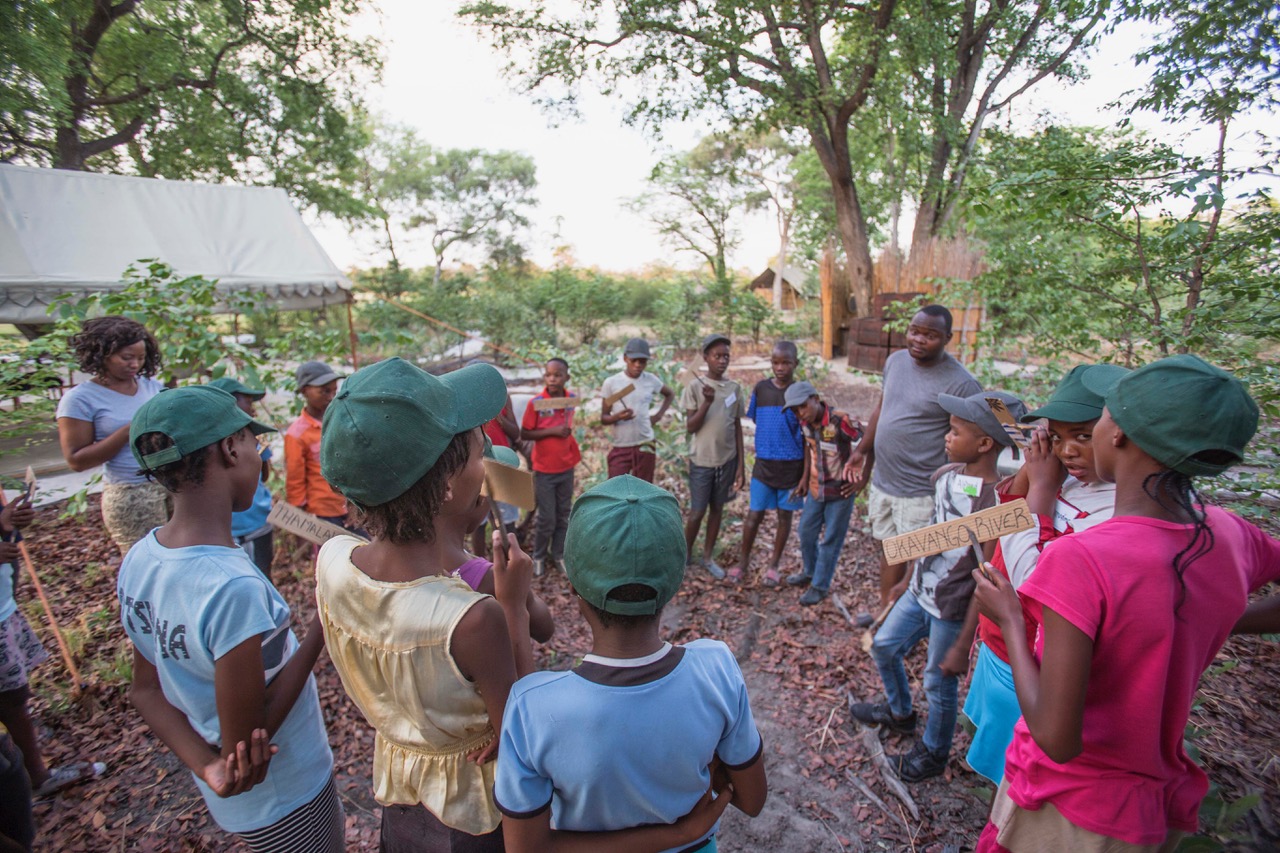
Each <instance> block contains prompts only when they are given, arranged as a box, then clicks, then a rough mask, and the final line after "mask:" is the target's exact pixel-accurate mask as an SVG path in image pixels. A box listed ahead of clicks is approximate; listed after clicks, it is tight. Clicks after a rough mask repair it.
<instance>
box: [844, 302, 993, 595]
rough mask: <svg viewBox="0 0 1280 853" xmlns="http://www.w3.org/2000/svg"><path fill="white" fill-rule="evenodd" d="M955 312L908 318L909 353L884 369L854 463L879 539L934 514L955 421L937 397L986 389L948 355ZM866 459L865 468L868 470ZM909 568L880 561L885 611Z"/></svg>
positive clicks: (926, 311)
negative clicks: (935, 481) (938, 474)
mask: <svg viewBox="0 0 1280 853" xmlns="http://www.w3.org/2000/svg"><path fill="white" fill-rule="evenodd" d="M950 340H951V312H950V311H948V310H947V309H946V308H943V307H942V306H941V305H926V306H925V307H924V308H921V309H920V311H919V312H918V313H917V314H916V315H915V316H914V317H912V318H911V325H910V326H909V327H908V328H907V348H906V350H900V351H898V352H895V353H893V354H892V355H890V356H889V359H888V360H887V361H886V362H885V365H884V393H883V395H882V396H881V398H880V405H879V406H878V407H877V408H876V411H875V413H874V414H873V415H872V416H871V423H870V424H869V425H868V426H867V432H866V435H865V436H864V437H863V439H862V443H861V444H859V445H858V447H857V448H856V449H855V450H854V452H853V455H852V457H851V458H850V460H849V464H850V465H851V466H856V465H859V464H861V465H862V466H863V467H862V476H861V477H860V479H859V480H858V481H857V483H858V487H859V488H861V487H862V486H863V485H865V484H866V482H867V480H870V481H871V490H870V492H869V493H868V495H867V515H868V516H869V517H870V519H871V535H872V536H873V537H875V538H876V539H877V540H879V541H883V540H885V539H889V538H891V537H893V536H898V535H900V534H903V533H910V532H911V531H912V530H916V529H919V528H921V527H925V526H927V525H928V524H929V520H930V518H931V517H932V513H933V485H932V484H931V483H930V482H929V477H930V475H931V474H933V472H934V471H936V470H937V469H938V468H940V467H941V466H942V465H943V464H944V463H946V461H947V452H946V446H945V437H946V434H947V430H948V429H949V428H950V416H949V415H948V414H947V413H946V411H944V410H943V408H942V407H941V406H939V405H938V395H939V394H953V395H955V396H957V397H968V396H970V395H972V394H976V393H978V392H979V391H981V390H982V386H981V385H980V384H979V383H978V380H976V379H974V378H973V376H972V375H971V374H970V373H969V371H968V370H965V368H964V366H963V365H962V364H960V362H958V361H956V360H955V359H954V358H952V357H951V356H950V355H948V354H947V351H946V350H947V343H948V342H949V341H950ZM864 461H865V464H864ZM905 575H906V564H904V563H896V564H890V563H888V562H887V561H886V560H885V558H884V554H883V553H881V555H880V608H881V609H882V610H883V609H884V608H886V607H888V606H889V605H890V604H891V603H893V600H894V599H895V598H896V597H897V596H898V595H901V594H902V590H903V589H905V588H906V584H905Z"/></svg>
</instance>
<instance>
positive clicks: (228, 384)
mask: <svg viewBox="0 0 1280 853" xmlns="http://www.w3.org/2000/svg"><path fill="white" fill-rule="evenodd" d="M209 387H210V388H221V389H222V390H223V391H226V392H227V393H228V394H243V395H245V396H246V397H252V398H253V399H255V400H261V399H262V398H263V397H265V396H267V392H266V391H264V390H263V389H261V388H250V387H249V386H247V385H245V384H244V383H243V382H241V381H240V380H239V379H232V378H231V377H230V376H224V377H222V378H221V379H215V380H213V381H212V382H210V383H209Z"/></svg>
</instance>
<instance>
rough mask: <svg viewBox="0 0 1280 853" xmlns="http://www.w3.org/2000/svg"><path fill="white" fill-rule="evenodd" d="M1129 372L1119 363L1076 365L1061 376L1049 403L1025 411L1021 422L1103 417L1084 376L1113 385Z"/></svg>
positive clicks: (1071, 421)
mask: <svg viewBox="0 0 1280 853" xmlns="http://www.w3.org/2000/svg"><path fill="white" fill-rule="evenodd" d="M1128 372H1129V370H1128V369H1127V368H1124V367H1121V366H1120V365H1118V364H1077V365H1076V366H1075V367H1073V368H1071V370H1070V371H1069V372H1068V373H1067V375H1066V376H1064V377H1062V381H1061V382H1059V383H1058V387H1057V388H1054V389H1053V396H1052V397H1050V398H1049V402H1047V403H1045V404H1044V405H1043V406H1041V407H1040V408H1038V409H1036V410H1034V411H1031V412H1027V413H1026V414H1025V415H1023V416H1022V422H1023V423H1029V422H1031V421H1036V420H1039V419H1040V418H1048V419H1049V420H1051V421H1062V422H1064V423H1069V424H1079V423H1084V422H1085V421H1092V420H1097V419H1098V418H1100V417H1102V406H1103V402H1102V395H1101V394H1095V393H1094V392H1093V391H1090V390H1089V389H1088V387H1086V386H1085V384H1084V377H1085V374H1093V377H1094V379H1095V381H1096V382H1098V383H1099V384H1104V385H1112V384H1114V383H1116V382H1118V381H1119V380H1120V377H1122V376H1124V375H1125V374H1126V373H1128Z"/></svg>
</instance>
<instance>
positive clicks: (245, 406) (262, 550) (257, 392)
mask: <svg viewBox="0 0 1280 853" xmlns="http://www.w3.org/2000/svg"><path fill="white" fill-rule="evenodd" d="M209 387H210V388H221V389H222V390H223V391H226V392H227V393H228V394H230V395H231V396H232V397H235V398H236V405H237V406H239V407H240V411H242V412H244V413H245V414H246V415H248V416H249V417H251V418H253V417H257V415H256V414H255V412H254V407H253V404H254V403H256V402H258V401H259V400H261V399H262V398H263V397H265V396H267V392H266V391H263V390H262V389H260V388H249V387H247V386H245V385H244V383H242V382H239V381H237V380H235V379H232V378H231V377H230V376H224V377H222V378H221V379H215V380H213V381H212V382H210V383H209ZM261 456H262V478H261V479H260V480H258V490H257V491H256V492H254V493H253V504H252V505H251V506H250V507H249V508H248V509H246V510H245V511H244V512H233V513H231V536H232V537H233V538H234V539H235V540H236V544H237V545H239V546H240V547H241V548H243V549H244V552H245V553H246V554H248V555H249V559H250V560H253V564H254V565H255V566H257V567H258V571H260V572H262V574H263V575H265V576H266V578H267V580H271V559H272V557H273V556H275V536H274V535H273V533H272V528H271V525H270V524H267V516H268V515H270V514H271V490H270V489H268V488H267V480H268V479H270V477H271V448H270V447H266V446H263V448H262V453H261Z"/></svg>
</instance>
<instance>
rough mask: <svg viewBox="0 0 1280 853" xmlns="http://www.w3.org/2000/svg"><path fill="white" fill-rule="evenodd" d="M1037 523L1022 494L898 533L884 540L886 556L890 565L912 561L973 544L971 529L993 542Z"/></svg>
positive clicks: (983, 539) (982, 538)
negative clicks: (962, 516) (1002, 502)
mask: <svg viewBox="0 0 1280 853" xmlns="http://www.w3.org/2000/svg"><path fill="white" fill-rule="evenodd" d="M1036 524H1037V522H1036V517H1035V516H1034V515H1032V514H1031V507H1029V506H1027V502H1026V500H1024V499H1023V498H1018V499H1017V500H1016V501H1011V502H1009V503H1007V504H1000V505H999V506H993V507H991V508H990V509H984V510H980V511H978V512H975V513H973V514H972V515H966V516H965V517H964V518H956V519H952V520H951V521H944V522H942V523H941V524H932V525H930V526H928V527H922V528H920V529H919V530H913V531H911V532H910V533H904V534H902V535H901V536H894V537H893V538H892V539H886V540H884V542H882V543H880V544H881V546H882V547H883V548H884V556H885V559H886V560H888V561H889V563H890V565H892V564H894V563H908V562H910V561H912V560H917V559H919V558H920V557H927V556H929V555H930V554H941V553H942V552H943V551H950V550H952V549H954V548H968V547H969V544H970V543H969V531H970V530H972V531H973V535H974V536H977V537H978V541H979V542H990V541H991V540H992V539H999V538H1000V537H1001V536H1006V535H1008V534H1010V533H1019V532H1021V531H1023V530H1030V529H1031V528H1033V527H1035V526H1036Z"/></svg>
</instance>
